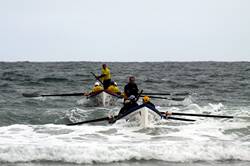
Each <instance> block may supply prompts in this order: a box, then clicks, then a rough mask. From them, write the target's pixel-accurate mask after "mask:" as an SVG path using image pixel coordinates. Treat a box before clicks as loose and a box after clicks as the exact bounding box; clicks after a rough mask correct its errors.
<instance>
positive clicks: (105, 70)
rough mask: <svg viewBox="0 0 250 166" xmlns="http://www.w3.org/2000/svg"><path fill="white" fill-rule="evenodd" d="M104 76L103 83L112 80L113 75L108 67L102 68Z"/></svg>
mask: <svg viewBox="0 0 250 166" xmlns="http://www.w3.org/2000/svg"><path fill="white" fill-rule="evenodd" d="M102 74H103V75H105V76H104V77H102V78H101V79H102V81H104V80H109V79H111V74H110V70H109V68H108V67H106V68H105V69H104V68H102Z"/></svg>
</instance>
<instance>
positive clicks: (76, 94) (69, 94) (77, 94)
mask: <svg viewBox="0 0 250 166" xmlns="http://www.w3.org/2000/svg"><path fill="white" fill-rule="evenodd" d="M83 95H84V93H65V94H48V95H40V96H41V97H49V96H83Z"/></svg>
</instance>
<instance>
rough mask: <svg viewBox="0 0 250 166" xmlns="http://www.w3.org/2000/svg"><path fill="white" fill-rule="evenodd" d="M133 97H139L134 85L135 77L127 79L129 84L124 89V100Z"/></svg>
mask: <svg viewBox="0 0 250 166" xmlns="http://www.w3.org/2000/svg"><path fill="white" fill-rule="evenodd" d="M131 95H133V96H135V98H137V97H138V95H139V89H138V87H137V85H136V83H135V77H133V76H131V77H129V82H128V83H127V85H125V87H124V99H127V98H128V97H129V96H131Z"/></svg>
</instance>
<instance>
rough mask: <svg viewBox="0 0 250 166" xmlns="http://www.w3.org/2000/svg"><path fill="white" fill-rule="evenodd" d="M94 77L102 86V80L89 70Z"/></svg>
mask: <svg viewBox="0 0 250 166" xmlns="http://www.w3.org/2000/svg"><path fill="white" fill-rule="evenodd" d="M90 73H91V74H92V75H93V76H94V77H95V79H96V80H97V81H99V82H100V83H101V84H102V86H103V82H102V81H101V80H100V78H98V77H97V76H96V75H95V73H93V72H90Z"/></svg>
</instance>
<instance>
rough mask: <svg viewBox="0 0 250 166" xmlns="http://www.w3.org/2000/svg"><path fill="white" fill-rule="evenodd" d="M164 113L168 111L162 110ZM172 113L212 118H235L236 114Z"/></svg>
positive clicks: (174, 113)
mask: <svg viewBox="0 0 250 166" xmlns="http://www.w3.org/2000/svg"><path fill="white" fill-rule="evenodd" d="M161 113H162V114H166V112H161ZM170 114H171V115H179V116H197V117H212V118H235V117H234V116H224V115H206V114H193V113H179V112H172V113H170Z"/></svg>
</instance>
